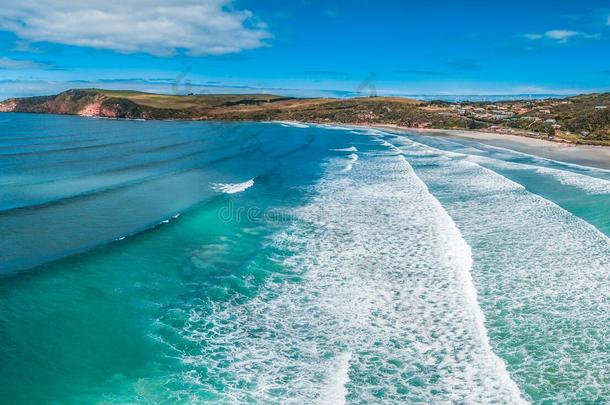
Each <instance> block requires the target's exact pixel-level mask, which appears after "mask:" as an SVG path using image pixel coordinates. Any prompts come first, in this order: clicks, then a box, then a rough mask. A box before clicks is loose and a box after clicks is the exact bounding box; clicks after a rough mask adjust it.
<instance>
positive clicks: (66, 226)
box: [0, 113, 610, 404]
mask: <svg viewBox="0 0 610 405" xmlns="http://www.w3.org/2000/svg"><path fill="white" fill-rule="evenodd" d="M0 235H2V236H1V238H0V358H1V359H2V361H0V375H1V376H2V378H0V398H2V400H1V402H2V403H7V404H32V403H62V404H63V403H66V404H71V403H74V404H77V403H149V404H150V403H154V404H174V403H184V404H190V403H202V402H214V403H264V404H272V403H312V404H317V403H322V404H342V403H350V404H351V403H400V402H404V403H415V402H420V403H515V404H517V403H539V404H543V403H545V404H546V403H605V402H608V401H610V374H608V372H607V371H608V365H609V364H610V340H609V338H608V336H610V315H609V314H610V301H609V298H608V297H610V239H609V235H610V171H605V170H601V169H594V168H589V167H584V166H578V165H574V164H568V163H562V162H558V161H553V160H548V159H543V158H539V157H535V156H532V155H527V154H524V153H519V152H515V151H511V150H508V149H503V148H499V147H493V146H486V145H483V144H481V143H478V142H475V141H470V140H462V139H455V138H451V139H449V138H443V137H439V136H426V135H421V134H409V133H404V132H398V131H391V130H380V129H372V128H364V127H349V126H344V127H343V126H332V125H305V124H293V123H228V122H160V121H121V120H106V119H94V118H83V117H72V116H53V115H38V114H12V113H5V114H1V115H0Z"/></svg>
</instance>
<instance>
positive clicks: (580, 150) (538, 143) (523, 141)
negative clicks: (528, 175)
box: [377, 125, 610, 169]
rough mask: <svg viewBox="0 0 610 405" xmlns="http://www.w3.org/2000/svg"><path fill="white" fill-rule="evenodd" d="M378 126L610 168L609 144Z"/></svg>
mask: <svg viewBox="0 0 610 405" xmlns="http://www.w3.org/2000/svg"><path fill="white" fill-rule="evenodd" d="M377 127H380V128H391V129H395V130H401V131H408V132H411V133H418V134H422V135H438V136H444V137H449V138H461V139H470V140H475V141H477V142H481V143H483V144H485V145H490V146H497V147H501V148H507V149H511V150H514V151H517V152H521V153H527V154H529V155H534V156H539V157H543V158H546V159H552V160H558V161H561V162H566V163H573V164H578V165H583V166H591V167H597V168H601V169H610V147H607V146H592V145H571V144H567V143H559V142H551V141H545V140H543V139H535V138H527V137H523V136H516V135H504V134H496V133H491V132H480V131H465V130H449V129H448V130H443V129H412V128H404V127H399V126H395V125H377Z"/></svg>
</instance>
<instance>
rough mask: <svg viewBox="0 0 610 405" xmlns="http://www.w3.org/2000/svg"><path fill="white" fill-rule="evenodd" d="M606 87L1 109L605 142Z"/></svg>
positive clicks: (119, 101) (54, 100)
mask: <svg viewBox="0 0 610 405" xmlns="http://www.w3.org/2000/svg"><path fill="white" fill-rule="evenodd" d="M609 106H610V93H603V94H588V95H580V96H576V97H569V98H566V99H559V100H558V99H548V100H515V101H501V102H495V103H484V102H459V103H450V102H440V101H430V102H423V101H419V100H413V99H407V98H400V97H356V98H350V99H335V98H292V97H283V96H278V95H272V94H193V95H167V94H151V93H142V92H136V91H119V90H100V89H75V90H68V91H65V92H63V93H60V94H58V95H54V96H42V97H26V98H15V99H8V100H5V101H3V102H1V103H0V111H5V112H7V111H9V112H27V113H50V114H73V115H83V116H96V117H109V118H128V119H159V120H232V121H239V120H249V121H271V120H292V121H304V122H319V123H324V122H333V123H346V124H347V123H350V124H366V125H375V124H393V125H399V126H404V127H414V128H442V129H482V130H490V131H495V132H501V133H512V134H515V135H523V136H530V137H536V138H544V139H550V140H554V141H562V142H572V143H586V144H597V145H610V109H609V108H608V107H609Z"/></svg>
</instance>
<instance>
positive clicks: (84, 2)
mask: <svg viewBox="0 0 610 405" xmlns="http://www.w3.org/2000/svg"><path fill="white" fill-rule="evenodd" d="M13 3H14V4H13ZM40 3H43V2H40V1H37V0H21V1H19V2H11V3H7V4H3V6H2V8H1V9H0V98H6V97H11V96H23V95H31V94H51V93H55V92H58V91H61V90H65V89H68V88H72V87H106V88H129V89H139V90H144V91H159V92H167V93H185V92H197V93H203V92H253V91H266V92H274V93H279V94H287V95H305V96H314V95H338V96H349V95H355V94H359V93H370V92H372V91H375V92H376V93H377V94H388V95H411V94H542V93H545V94H548V93H553V94H574V93H580V92H594V91H610V52H609V51H610V4H608V3H607V2H601V1H586V2H585V1H572V0H564V1H557V0H556V1H531V0H530V1H527V2H525V1H512V2H510V3H508V2H502V3H504V4H500V2H492V1H427V2H422V1H417V2H398V1H383V0H378V1H366V0H352V1H318V0H301V1H286V0H284V1H280V0H267V1H256V0H238V1H231V0H173V1H164V0H105V1H102V0H80V1H79V0H56V1H54V2H46V3H48V4H40ZM604 3H606V4H604Z"/></svg>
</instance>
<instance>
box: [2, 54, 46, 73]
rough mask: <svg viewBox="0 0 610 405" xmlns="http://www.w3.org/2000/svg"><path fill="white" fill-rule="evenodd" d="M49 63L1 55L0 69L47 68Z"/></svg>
mask: <svg viewBox="0 0 610 405" xmlns="http://www.w3.org/2000/svg"><path fill="white" fill-rule="evenodd" d="M46 67H47V65H44V64H41V63H38V62H34V61H31V60H20V59H11V58H7V57H4V56H3V57H0V69H8V70H25V69H40V68H46Z"/></svg>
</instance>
